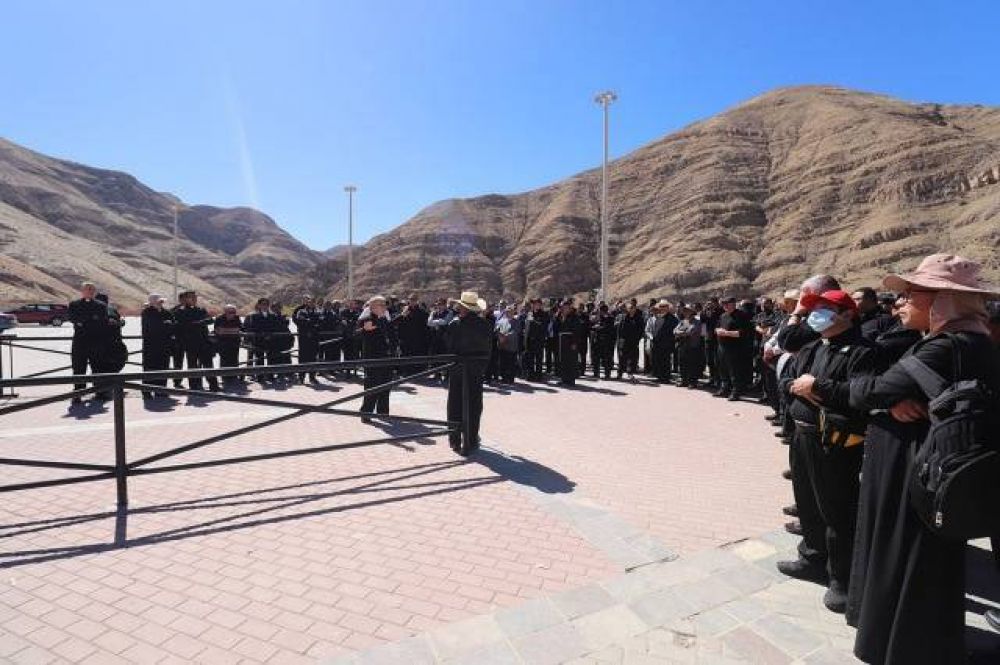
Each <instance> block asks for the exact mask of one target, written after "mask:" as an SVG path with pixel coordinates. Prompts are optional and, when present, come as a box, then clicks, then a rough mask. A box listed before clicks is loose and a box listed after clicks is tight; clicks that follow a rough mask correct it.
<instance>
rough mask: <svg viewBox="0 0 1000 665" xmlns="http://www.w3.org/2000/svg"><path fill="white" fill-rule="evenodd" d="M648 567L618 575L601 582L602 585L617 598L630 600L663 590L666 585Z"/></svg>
mask: <svg viewBox="0 0 1000 665" xmlns="http://www.w3.org/2000/svg"><path fill="white" fill-rule="evenodd" d="M648 570H649V569H648V568H640V569H638V570H635V571H633V572H630V573H626V574H624V575H617V576H615V577H613V578H611V579H610V580H606V581H604V582H601V587H602V588H603V589H604V590H605V591H607V592H608V593H609V594H611V595H612V597H614V598H615V599H616V600H620V601H625V602H629V601H632V600H634V599H636V598H638V597H640V596H644V595H646V594H648V593H652V592H654V591H659V590H661V589H662V588H663V587H664V585H663V584H662V583H661V582H659V581H658V580H657V579H656V578H655V577H654V576H653V575H651V574H649V573H648V572H647V571H648Z"/></svg>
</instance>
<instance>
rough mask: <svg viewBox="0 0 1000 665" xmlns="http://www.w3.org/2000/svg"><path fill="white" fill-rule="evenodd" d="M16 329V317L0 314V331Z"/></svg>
mask: <svg viewBox="0 0 1000 665" xmlns="http://www.w3.org/2000/svg"><path fill="white" fill-rule="evenodd" d="M16 327H17V317H16V316H14V315H13V314H0V331H3V330H8V329H10V328H16Z"/></svg>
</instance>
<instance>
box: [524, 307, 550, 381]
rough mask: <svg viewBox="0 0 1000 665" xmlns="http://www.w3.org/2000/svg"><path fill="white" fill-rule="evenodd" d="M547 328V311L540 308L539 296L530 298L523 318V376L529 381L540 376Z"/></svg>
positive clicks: (535, 379)
mask: <svg viewBox="0 0 1000 665" xmlns="http://www.w3.org/2000/svg"><path fill="white" fill-rule="evenodd" d="M548 330H549V313H548V312H546V311H545V310H544V309H543V308H542V299H541V298H532V299H531V311H530V312H528V315H527V316H526V317H525V319H524V376H525V378H526V379H528V380H529V381H537V380H538V379H540V378H541V377H542V370H543V362H542V360H543V358H542V354H543V353H544V352H545V340H546V336H547V335H548Z"/></svg>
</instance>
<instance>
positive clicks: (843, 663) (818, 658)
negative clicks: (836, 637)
mask: <svg viewBox="0 0 1000 665" xmlns="http://www.w3.org/2000/svg"><path fill="white" fill-rule="evenodd" d="M796 662H799V661H796ZM801 662H802V663H804V664H805V665H852V664H853V663H860V662H861V661H860V660H858V659H857V658H855V657H854V654H852V653H851V652H849V651H848V652H844V651H840V650H837V649H834V648H833V647H830V646H825V647H823V648H821V649H818V650H816V651H814V652H812V653H811V654H808V655H807V656H805V657H804V658H802V660H801Z"/></svg>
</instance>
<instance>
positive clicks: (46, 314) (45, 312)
mask: <svg viewBox="0 0 1000 665" xmlns="http://www.w3.org/2000/svg"><path fill="white" fill-rule="evenodd" d="M68 311H69V307H67V306H66V305H21V306H20V307H18V308H17V309H11V310H8V311H7V313H8V314H12V315H14V316H15V317H17V322H18V323H38V324H40V325H43V326H61V325H62V324H63V321H65V320H66V316H67V313H68Z"/></svg>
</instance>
